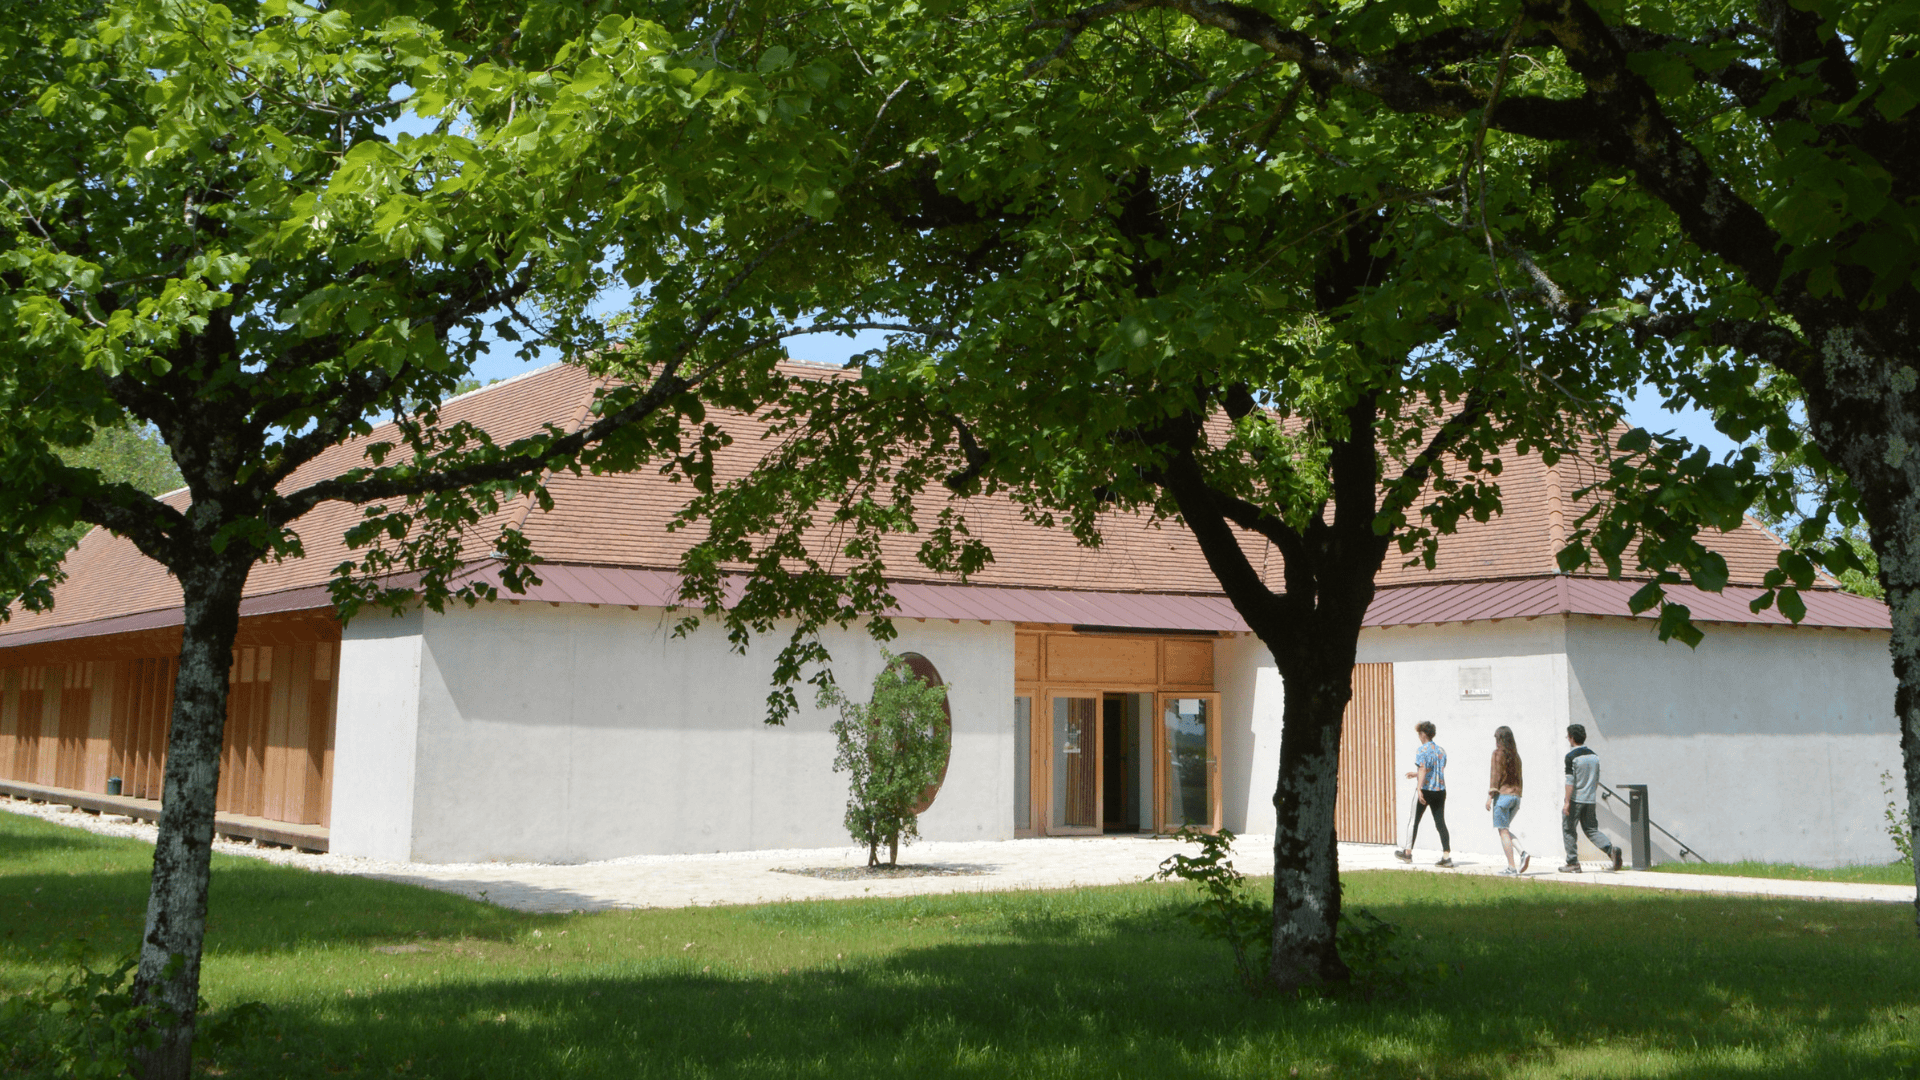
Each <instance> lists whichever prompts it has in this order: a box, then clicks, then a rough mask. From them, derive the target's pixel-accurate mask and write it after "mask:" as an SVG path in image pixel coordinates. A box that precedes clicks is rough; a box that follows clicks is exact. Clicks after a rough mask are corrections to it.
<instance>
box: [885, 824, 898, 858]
mask: <svg viewBox="0 0 1920 1080" xmlns="http://www.w3.org/2000/svg"><path fill="white" fill-rule="evenodd" d="M887 865H888V866H899V865H900V830H899V829H895V830H893V835H892V836H889V837H887Z"/></svg>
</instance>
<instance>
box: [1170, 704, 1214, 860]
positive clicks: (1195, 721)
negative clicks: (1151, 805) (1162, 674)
mask: <svg viewBox="0 0 1920 1080" xmlns="http://www.w3.org/2000/svg"><path fill="white" fill-rule="evenodd" d="M1218 712H1219V699H1218V697H1216V696H1215V695H1211V694H1200V695H1196V696H1193V697H1181V696H1177V695H1174V694H1163V695H1161V698H1160V747H1161V753H1162V755H1163V757H1162V770H1161V784H1162V787H1161V794H1162V798H1161V804H1160V827H1161V828H1162V829H1164V830H1166V831H1169V832H1171V831H1172V830H1174V829H1178V828H1180V827H1181V826H1183V825H1192V826H1195V827H1196V828H1201V829H1217V828H1219V827H1220V791H1219V775H1220V770H1219V762H1218V753H1217V750H1216V747H1217V743H1218V739H1219V732H1218V731H1217V730H1216V729H1217V728H1218V727H1219V719H1218V716H1217V714H1218Z"/></svg>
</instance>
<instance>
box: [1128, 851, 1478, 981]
mask: <svg viewBox="0 0 1920 1080" xmlns="http://www.w3.org/2000/svg"><path fill="white" fill-rule="evenodd" d="M1173 835H1174V838H1175V839H1178V840H1183V841H1185V842H1187V843H1189V844H1198V845H1200V854H1198V855H1172V856H1169V857H1168V858H1167V860H1166V861H1165V862H1162V863H1161V864H1160V869H1159V870H1157V871H1155V872H1154V875H1153V878H1152V880H1156V881H1165V880H1169V879H1178V880H1181V881H1187V882H1192V883H1193V884H1194V885H1197V886H1199V888H1200V901H1199V903H1197V904H1195V905H1194V906H1193V908H1191V909H1190V910H1189V911H1188V912H1187V914H1186V919H1187V921H1188V922H1190V923H1192V924H1193V926H1194V927H1195V928H1197V929H1198V930H1199V931H1200V933H1201V934H1203V935H1205V936H1206V937H1210V938H1214V939H1216V940H1220V941H1225V942H1226V943H1227V945H1228V947H1229V948H1231V949H1232V950H1233V970H1234V974H1235V975H1237V976H1239V979H1240V985H1241V986H1243V987H1245V988H1246V990H1247V992H1248V993H1250V994H1254V995H1259V994H1263V993H1265V992H1266V990H1267V988H1268V986H1269V985H1270V984H1269V982H1268V980H1267V967H1268V961H1269V959H1270V958H1271V957H1272V954H1273V907H1272V905H1271V904H1269V903H1268V902H1267V901H1265V900H1263V899H1260V898H1257V897H1255V896H1253V895H1252V894H1251V892H1250V890H1248V888H1247V879H1246V875H1244V874H1242V873H1240V871H1238V870H1236V869H1234V867H1233V840H1234V836H1233V833H1232V832H1231V831H1229V830H1227V829H1221V830H1220V831H1219V832H1218V833H1212V834H1210V833H1204V832H1200V831H1199V830H1197V829H1194V828H1192V827H1191V826H1188V827H1185V828H1182V829H1181V830H1180V831H1179V832H1176V833H1174V834H1173ZM1342 888H1343V889H1344V888H1345V886H1344V885H1343V886H1342ZM1335 943H1336V946H1337V947H1338V948H1339V950H1340V959H1341V960H1343V961H1345V962H1346V965H1347V970H1348V972H1349V975H1350V977H1349V980H1348V982H1347V984H1346V986H1345V987H1344V988H1340V987H1336V988H1334V989H1336V990H1339V991H1342V992H1346V993H1352V994H1357V995H1359V996H1360V997H1363V998H1368V999H1371V998H1375V997H1387V996H1396V995H1400V994H1405V993H1409V992H1411V991H1412V990H1413V989H1414V988H1415V987H1416V986H1418V985H1419V984H1420V983H1421V982H1423V981H1425V980H1426V979H1428V978H1445V977H1446V976H1447V975H1448V974H1450V973H1451V970H1450V969H1449V968H1448V967H1447V965H1446V964H1444V963H1441V964H1435V965H1431V966H1430V965H1427V964H1425V963H1424V962H1423V961H1421V960H1420V959H1419V958H1418V957H1417V956H1415V955H1413V954H1411V953H1410V952H1407V951H1403V949H1402V948H1401V944H1400V928H1399V927H1398V926H1396V925H1394V924H1393V923H1390V922H1388V921H1386V920H1385V919H1382V918H1380V917H1379V916H1378V915H1375V914H1374V913H1373V912H1371V911H1368V910H1367V909H1366V908H1350V907H1347V906H1345V905H1342V906H1341V908H1340V927H1339V929H1338V930H1337V931H1336V932H1335Z"/></svg>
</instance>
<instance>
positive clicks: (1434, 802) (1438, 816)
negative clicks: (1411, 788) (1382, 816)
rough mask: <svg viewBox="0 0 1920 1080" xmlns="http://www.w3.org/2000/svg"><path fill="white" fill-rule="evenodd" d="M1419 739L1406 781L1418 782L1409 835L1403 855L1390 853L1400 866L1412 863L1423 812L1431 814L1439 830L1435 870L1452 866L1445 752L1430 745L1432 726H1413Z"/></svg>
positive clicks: (1425, 724)
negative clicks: (1448, 827)
mask: <svg viewBox="0 0 1920 1080" xmlns="http://www.w3.org/2000/svg"><path fill="white" fill-rule="evenodd" d="M1413 730H1414V731H1415V732H1416V733H1417V734H1419V736H1420V749H1419V750H1417V751H1415V752H1414V755H1413V771H1412V772H1410V773H1408V774H1407V779H1409V780H1412V779H1414V778H1416V777H1417V778H1418V779H1419V781H1420V784H1419V791H1418V794H1417V795H1416V796H1415V797H1416V798H1417V799H1418V800H1419V801H1418V802H1416V803H1415V804H1414V807H1413V835H1412V836H1409V837H1407V846H1406V850H1404V851H1396V852H1394V853H1393V854H1394V857H1395V858H1397V859H1399V860H1400V861H1401V862H1412V861H1413V842H1414V840H1416V839H1417V838H1418V837H1419V836H1420V819H1421V818H1423V817H1425V816H1426V813H1427V811H1429V810H1431V811H1433V827H1434V828H1436V829H1438V830H1440V861H1439V862H1437V863H1434V864H1433V865H1435V866H1452V865H1453V838H1452V837H1450V836H1448V835H1447V752H1446V751H1445V750H1443V749H1441V747H1440V744H1439V743H1437V742H1434V741H1433V736H1434V730H1435V729H1434V726H1433V722H1432V721H1430V720H1422V721H1420V722H1419V723H1418V724H1415V725H1414V726H1413Z"/></svg>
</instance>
